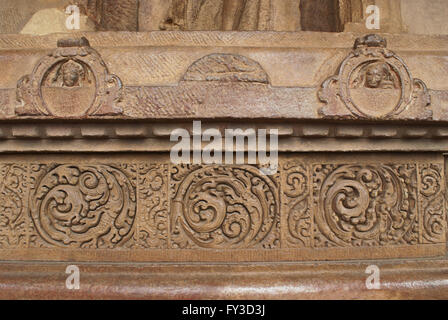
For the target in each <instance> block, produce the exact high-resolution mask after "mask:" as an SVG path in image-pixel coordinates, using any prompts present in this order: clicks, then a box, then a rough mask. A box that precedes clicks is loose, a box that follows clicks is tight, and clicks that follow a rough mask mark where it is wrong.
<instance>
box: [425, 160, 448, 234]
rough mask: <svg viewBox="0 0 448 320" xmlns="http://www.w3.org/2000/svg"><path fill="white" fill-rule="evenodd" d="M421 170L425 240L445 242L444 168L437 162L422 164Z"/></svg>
mask: <svg viewBox="0 0 448 320" xmlns="http://www.w3.org/2000/svg"><path fill="white" fill-rule="evenodd" d="M419 170H420V171H419V174H420V181H421V182H420V184H421V187H420V195H421V198H420V199H421V200H420V208H421V209H420V210H421V212H422V216H423V218H422V237H423V242H425V243H439V242H443V241H445V238H446V228H445V225H446V211H445V197H444V195H443V190H444V188H443V185H442V183H443V178H442V174H441V172H442V171H443V170H442V167H441V166H440V165H436V164H421V165H420V166H419Z"/></svg>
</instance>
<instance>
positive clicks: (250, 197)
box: [171, 165, 279, 249]
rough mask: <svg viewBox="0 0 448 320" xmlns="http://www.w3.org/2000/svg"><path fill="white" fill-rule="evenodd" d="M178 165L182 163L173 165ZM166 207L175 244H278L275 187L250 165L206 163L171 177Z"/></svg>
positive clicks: (245, 245)
mask: <svg viewBox="0 0 448 320" xmlns="http://www.w3.org/2000/svg"><path fill="white" fill-rule="evenodd" d="M177 170H182V168H177ZM177 176H178V173H175V174H173V179H174V180H175V187H177V190H176V191H175V194H174V196H173V200H172V209H171V215H172V219H171V225H172V227H173V231H172V232H173V234H172V241H173V242H174V244H175V245H177V246H178V247H202V248H221V249H224V248H253V247H260V246H261V247H262V248H271V247H275V246H277V245H278V241H279V239H278V224H279V200H278V188H277V186H276V185H275V183H274V182H273V181H272V180H270V178H268V177H267V176H263V175H261V174H260V171H259V169H258V168H256V167H252V166H244V165H243V166H240V167H236V166H206V167H203V168H199V169H197V170H194V171H192V172H191V173H188V174H186V175H185V174H184V178H183V179H182V181H176V177H177Z"/></svg>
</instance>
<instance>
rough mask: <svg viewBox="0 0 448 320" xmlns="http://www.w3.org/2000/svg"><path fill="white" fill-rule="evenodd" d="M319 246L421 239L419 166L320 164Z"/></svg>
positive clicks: (316, 196)
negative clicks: (417, 172) (419, 226)
mask: <svg viewBox="0 0 448 320" xmlns="http://www.w3.org/2000/svg"><path fill="white" fill-rule="evenodd" d="M313 179H314V181H313V184H314V200H315V208H316V216H315V221H316V229H315V241H316V246H335V245H336V246H377V245H397V244H408V245H413V244H417V243H418V242H419V232H418V214H417V206H416V203H417V198H416V197H417V194H416V193H417V191H416V190H417V176H416V166H415V165H414V164H407V165H390V166H386V165H364V166H361V165H315V166H314V168H313Z"/></svg>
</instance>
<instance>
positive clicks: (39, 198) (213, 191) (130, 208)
mask: <svg viewBox="0 0 448 320" xmlns="http://www.w3.org/2000/svg"><path fill="white" fill-rule="evenodd" d="M31 157H32V156H23V157H21V159H20V160H18V161H11V160H8V159H4V160H2V161H1V163H0V174H1V175H0V177H1V181H0V187H1V193H0V195H1V198H2V206H1V212H0V257H1V258H3V259H19V260H22V259H31V260H33V259H38V258H46V259H50V260H52V259H63V260H64V259H69V258H74V259H76V260H86V261H98V260H100V261H109V260H110V261H121V260H122V259H123V257H124V256H125V257H127V258H126V259H127V260H126V261H227V262H228V261H299V260H320V259H331V258H334V257H336V256H337V257H338V259H343V260H344V259H356V258H374V257H377V256H382V257H385V258H387V257H395V258H398V257H423V256H437V255H443V254H444V250H445V246H446V243H445V242H446V236H445V235H446V230H447V228H446V206H445V197H444V194H445V188H444V183H443V181H444V180H443V179H444V174H443V163H442V160H441V158H438V157H432V156H423V155H417V156H416V157H415V160H413V161H412V160H409V159H406V157H404V156H387V157H385V158H384V160H383V159H382V158H381V156H376V157H371V156H367V155H365V156H361V155H359V157H358V159H357V160H358V161H357V162H356V163H354V161H353V157H345V156H337V155H335V157H334V159H333V160H331V161H329V160H327V159H325V157H322V156H318V155H307V156H305V155H288V156H286V155H285V156H284V157H282V159H281V167H280V170H279V172H278V173H277V174H275V175H271V176H267V175H263V174H262V173H261V171H260V170H259V168H258V167H257V166H254V165H240V166H234V165H172V164H170V163H169V161H167V159H165V160H164V158H163V157H161V158H160V159H158V160H156V159H154V158H151V157H147V156H142V155H140V156H114V157H113V158H112V159H106V158H105V157H104V156H98V157H96V158H95V157H93V156H92V157H88V158H87V159H85V158H83V157H81V156H75V157H73V156H63V155H58V156H53V157H50V156H43V157H41V159H40V160H38V159H36V158H35V157H34V158H31ZM74 158H76V159H74ZM11 159H12V158H11ZM13 163H15V164H13ZM123 254H124V256H123Z"/></svg>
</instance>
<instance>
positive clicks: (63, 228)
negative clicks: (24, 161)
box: [32, 165, 136, 248]
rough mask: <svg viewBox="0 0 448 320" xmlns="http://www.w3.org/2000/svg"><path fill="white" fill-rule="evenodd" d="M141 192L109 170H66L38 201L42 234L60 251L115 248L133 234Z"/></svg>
mask: <svg viewBox="0 0 448 320" xmlns="http://www.w3.org/2000/svg"><path fill="white" fill-rule="evenodd" d="M135 213H136V193H135V190H134V187H133V186H132V184H131V182H130V181H129V179H128V178H127V177H126V175H125V174H124V173H123V172H121V171H120V170H118V169H116V168H113V167H110V166H106V165H95V166H89V165H83V166H72V165H61V166H58V167H56V168H54V169H53V170H51V171H50V172H48V173H47V174H46V175H45V176H44V177H43V178H42V179H41V180H40V183H39V186H38V188H37V191H36V194H35V195H34V196H33V198H32V218H33V221H34V224H35V226H36V228H37V230H38V232H39V233H40V235H41V236H42V237H43V238H44V239H45V240H46V241H48V242H49V243H51V244H54V245H58V246H63V247H66V246H70V247H83V248H90V247H91V248H113V247H116V246H117V245H119V244H120V243H122V242H124V241H125V240H127V239H128V238H129V237H130V236H131V235H132V229H133V225H134V218H135Z"/></svg>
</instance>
